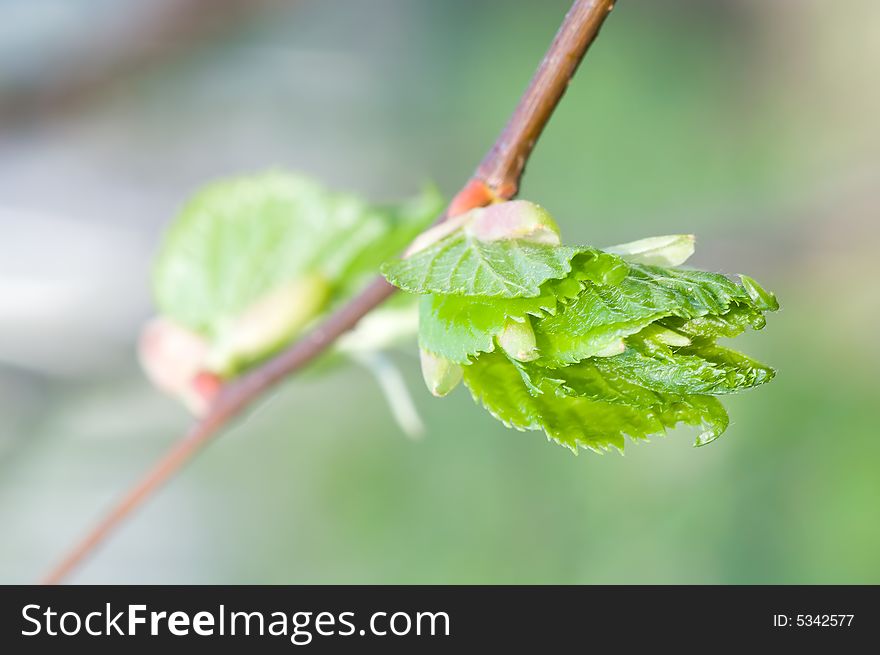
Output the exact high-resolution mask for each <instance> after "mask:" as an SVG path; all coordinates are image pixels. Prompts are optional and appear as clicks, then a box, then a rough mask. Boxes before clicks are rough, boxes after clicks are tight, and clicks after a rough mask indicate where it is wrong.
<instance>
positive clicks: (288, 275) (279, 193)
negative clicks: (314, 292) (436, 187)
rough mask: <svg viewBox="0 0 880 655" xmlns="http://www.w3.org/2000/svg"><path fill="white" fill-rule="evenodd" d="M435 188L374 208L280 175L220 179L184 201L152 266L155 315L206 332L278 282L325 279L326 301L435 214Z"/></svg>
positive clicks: (218, 328)
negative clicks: (328, 296) (327, 292)
mask: <svg viewBox="0 0 880 655" xmlns="http://www.w3.org/2000/svg"><path fill="white" fill-rule="evenodd" d="M440 205H441V202H440V199H439V198H438V196H437V194H436V191H433V190H429V191H427V192H425V193H424V194H423V195H422V196H421V197H420V198H418V199H416V200H413V201H410V202H409V203H405V204H402V205H399V206H392V207H375V206H371V205H369V204H367V203H366V202H364V201H363V200H361V199H359V198H357V197H355V196H351V195H347V194H341V193H334V192H331V191H328V190H326V189H324V188H323V187H321V186H320V185H318V184H317V183H315V182H313V181H312V180H310V179H308V178H304V177H300V176H297V175H293V174H289V173H283V172H277V171H274V172H268V173H263V174H259V175H252V176H247V177H241V178H235V179H230V180H224V181H220V182H216V183H214V184H211V185H209V186H207V187H205V188H204V189H203V190H202V191H200V192H199V193H198V194H196V195H195V196H194V197H193V199H192V200H191V201H190V202H188V203H187V204H186V206H185V207H184V208H183V209H182V211H181V212H180V214H179V216H178V217H177V219H176V220H175V222H174V223H173V224H172V226H171V228H170V229H169V230H168V232H167V234H166V236H165V239H164V243H163V245H162V249H161V251H160V253H159V255H158V259H157V262H156V267H155V271H154V290H155V296H156V300H157V304H158V306H159V310H160V312H161V313H162V314H163V315H165V316H167V317H170V318H172V319H174V320H175V321H176V322H178V323H180V324H181V325H184V326H187V327H188V328H190V329H193V330H195V331H197V332H199V333H201V334H203V335H205V336H207V337H209V338H219V337H221V336H222V334H223V332H224V330H225V329H226V328H227V326H228V325H229V323H230V322H232V321H235V320H236V319H237V318H238V317H239V316H241V315H242V313H244V312H245V311H247V310H248V308H249V307H251V306H252V305H254V303H257V302H258V301H260V300H261V299H263V298H264V297H266V296H267V295H268V294H271V293H272V292H273V291H275V290H277V289H278V288H280V287H282V286H284V285H286V284H288V283H291V282H294V281H296V280H298V279H301V278H304V277H311V278H317V277H321V278H323V279H324V281H325V283H326V284H327V285H328V286H329V287H330V288H331V290H332V292H331V293H332V295H331V297H330V298H328V303H327V304H328V305H330V304H332V303H333V302H336V301H338V300H340V299H341V298H342V297H343V296H344V295H346V294H348V293H351V292H352V291H353V289H354V287H355V286H356V285H357V284H358V283H359V282H361V281H362V280H363V276H364V275H365V274H366V273H367V272H369V271H375V270H376V269H377V268H378V266H379V263H380V262H381V261H382V260H384V259H385V258H387V257H388V256H390V254H391V252H393V251H394V250H396V249H397V248H399V247H402V244H405V243H406V242H408V241H409V240H410V239H411V238H412V237H413V236H414V235H415V234H417V233H418V232H419V231H420V230H422V229H423V228H424V227H425V226H426V225H427V224H428V223H429V222H430V221H431V220H432V219H433V218H434V216H435V215H436V213H437V211H438V210H439V208H440Z"/></svg>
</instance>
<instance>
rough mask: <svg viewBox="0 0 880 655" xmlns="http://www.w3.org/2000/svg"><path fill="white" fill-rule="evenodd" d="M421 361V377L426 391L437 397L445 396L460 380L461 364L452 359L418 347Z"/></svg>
mask: <svg viewBox="0 0 880 655" xmlns="http://www.w3.org/2000/svg"><path fill="white" fill-rule="evenodd" d="M419 356H420V358H421V361H422V377H423V378H424V379H425V385H426V386H427V387H428V391H430V392H431V393H432V394H434V395H435V396H437V397H441V396H445V395H446V394H448V393H449V392H450V391H452V390H453V389H455V387H457V386H458V383H459V382H461V377H462V369H461V366H459V365H458V364H456V363H455V362H453V361H450V360H448V359H446V358H445V357H440V356H439V355H435V354H434V353H431V352H428V351H427V350H425V349H424V348H419Z"/></svg>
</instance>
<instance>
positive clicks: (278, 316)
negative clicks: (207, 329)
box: [207, 275, 330, 376]
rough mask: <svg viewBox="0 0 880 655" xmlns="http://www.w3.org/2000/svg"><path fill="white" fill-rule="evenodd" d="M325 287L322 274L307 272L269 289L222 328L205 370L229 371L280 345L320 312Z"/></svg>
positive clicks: (227, 373) (326, 293) (323, 303)
mask: <svg viewBox="0 0 880 655" xmlns="http://www.w3.org/2000/svg"><path fill="white" fill-rule="evenodd" d="M329 290H330V289H329V285H328V283H327V280H326V279H325V278H324V277H323V276H320V275H307V276H304V277H301V278H299V279H297V280H293V281H292V282H288V283H287V284H285V285H283V286H281V287H279V288H277V289H275V290H274V291H271V292H269V293H268V294H266V295H265V296H263V297H262V298H260V299H259V300H257V301H256V302H255V303H254V304H252V305H251V306H250V307H249V308H248V309H246V310H245V311H244V313H242V314H241V315H240V316H238V317H237V318H235V319H233V320H232V321H231V322H230V323H229V325H228V326H227V327H226V329H225V330H223V333H222V334H221V336H220V338H219V340H218V343H217V345H216V347H215V348H213V349H212V350H211V353H210V355H209V356H208V362H207V363H208V368H209V370H211V371H214V372H215V373H219V374H220V375H224V376H225V375H229V374H232V373H235V372H236V371H237V370H238V369H239V368H241V367H242V366H245V365H247V364H249V363H252V362H253V361H255V360H257V359H260V358H261V357H263V356H265V355H268V354H269V353H271V352H272V351H274V350H276V349H278V348H279V347H281V346H283V345H284V344H285V343H287V342H288V341H289V340H290V339H292V338H293V337H294V336H296V335H297V333H299V331H300V330H302V328H303V327H305V326H306V324H308V323H309V322H310V321H312V319H314V318H315V317H316V316H317V315H318V314H319V313H320V312H321V310H322V309H323V308H324V305H325V303H326V302H327V297H328V295H329Z"/></svg>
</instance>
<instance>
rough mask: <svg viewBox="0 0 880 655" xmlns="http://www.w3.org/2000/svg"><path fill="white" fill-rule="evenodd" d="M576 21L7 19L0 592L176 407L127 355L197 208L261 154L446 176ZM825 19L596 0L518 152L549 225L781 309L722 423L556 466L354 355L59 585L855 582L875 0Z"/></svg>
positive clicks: (874, 363)
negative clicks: (767, 375) (561, 78)
mask: <svg viewBox="0 0 880 655" xmlns="http://www.w3.org/2000/svg"><path fill="white" fill-rule="evenodd" d="M209 5H210V7H211V10H208V8H207V7H208V6H209ZM566 8H567V3H566V2H565V1H563V0H559V1H557V0H553V1H548V2H543V3H533V2H525V0H521V1H516V2H514V1H509V0H505V1H502V0H491V1H486V2H481V3H472V2H466V1H465V0H455V1H450V2H442V3H439V2H429V1H428V0H419V1H413V0H409V1H406V2H404V1H403V0H378V1H376V2H370V3H365V2H357V1H355V0H337V1H336V2H332V3H329V2H318V1H317V0H299V1H298V2H289V3H282V2H258V3H255V2H244V1H243V0H241V1H236V0H224V2H223V5H222V7H219V8H218V7H217V5H216V3H209V2H207V1H206V0H126V1H124V2H119V1H117V2H109V1H107V0H76V1H73V2H71V1H69V0H28V1H25V0H18V1H14V2H6V3H4V4H3V9H2V11H3V14H4V18H5V19H4V20H3V21H0V60H2V61H3V68H2V70H0V120H2V124H0V230H2V235H3V236H2V238H0V417H2V421H0V525H2V529H3V532H4V535H5V538H4V539H2V541H0V580H2V581H3V582H29V581H33V580H34V579H35V578H36V577H37V576H38V575H39V574H40V573H41V572H42V571H44V570H45V568H46V566H47V564H48V563H50V562H51V561H52V560H53V559H54V558H56V557H57V556H58V555H59V553H60V552H61V550H62V548H63V546H64V545H65V544H67V543H68V542H69V541H70V540H71V539H73V538H74V537H75V536H78V535H79V534H80V533H81V531H82V529H83V527H84V526H85V525H86V524H87V523H89V522H90V521H93V520H94V519H95V518H96V517H97V515H98V513H99V512H100V511H101V510H102V509H103V508H105V507H106V506H107V505H108V503H109V502H110V500H111V499H112V498H114V497H115V496H116V495H117V494H118V493H119V492H120V491H121V489H122V488H123V487H124V486H125V485H126V484H128V483H129V482H130V481H131V480H132V478H133V477H134V476H136V475H137V474H139V473H140V472H141V471H142V470H143V469H144V468H145V467H146V466H147V464H148V463H149V462H151V461H152V460H153V459H154V458H156V457H157V456H158V455H159V453H160V452H161V451H163V450H164V449H165V448H166V447H167V446H168V444H169V443H170V442H171V440H172V439H175V438H177V437H178V436H179V435H180V433H181V432H182V430H184V429H185V426H186V425H187V418H186V416H185V413H184V411H183V410H182V409H180V408H178V407H177V406H176V404H175V403H174V401H172V400H170V399H166V398H164V397H162V396H160V395H159V394H158V393H156V392H155V391H153V390H152V389H151V388H150V386H149V384H148V383H147V382H146V380H145V379H144V378H143V376H142V375H141V373H140V372H139V371H138V369H137V366H136V363H135V358H134V355H133V350H134V346H133V344H134V339H135V336H136V333H137V328H138V326H139V324H140V323H141V321H142V320H143V319H144V318H146V317H147V316H148V315H150V314H151V313H152V311H153V309H152V307H151V303H150V296H149V275H148V271H149V267H150V261H151V257H152V254H153V252H154V251H155V249H156V247H157V244H158V242H159V238H160V234H161V232H162V229H163V227H164V226H165V225H166V223H167V221H169V220H170V218H171V217H172V216H173V215H174V213H175V211H176V210H177V209H178V207H179V205H180V204H181V203H182V201H183V200H184V199H185V198H186V197H187V196H188V195H189V193H190V192H191V191H192V190H193V189H195V188H196V187H198V186H201V185H202V184H203V183H204V182H205V181H207V180H210V179H214V178H217V177H221V176H226V175H231V174H237V173H241V172H246V171H252V170H264V169H266V168H269V167H272V166H282V167H285V168H289V169H294V170H301V171H304V172H306V173H308V174H309V175H312V176H315V177H316V178H318V179H321V180H322V181H324V182H325V183H326V184H328V185H330V186H334V187H338V188H343V189H345V188H348V189H351V190H353V191H355V192H358V193H362V194H365V195H367V196H370V197H372V198H373V199H376V200H385V199H388V198H395V197H403V196H406V195H410V194H412V193H414V192H415V191H417V190H418V188H420V187H421V185H422V183H423V182H424V181H425V180H427V179H434V180H437V181H438V183H439V184H440V186H441V189H442V191H443V192H444V193H445V194H447V195H449V194H451V193H453V192H454V191H455V190H456V189H457V188H458V187H459V186H460V185H461V183H462V182H463V181H464V179H465V178H466V177H467V175H468V174H469V173H470V172H471V170H472V168H473V166H474V165H475V164H476V162H477V161H478V159H479V158H480V157H481V156H482V154H483V152H484V150H485V149H486V148H487V147H488V146H489V145H490V144H491V142H492V140H493V139H494V138H495V135H496V133H497V131H498V130H499V129H500V128H501V126H502V125H503V123H504V121H505V120H506V119H507V116H508V113H509V112H510V110H511V108H512V107H513V105H514V103H515V101H516V99H517V98H518V96H519V94H520V93H521V91H522V89H523V88H524V86H525V84H526V83H527V81H528V79H529V77H530V76H531V74H532V72H533V70H534V67H535V65H536V62H537V60H538V58H539V57H540V55H541V53H542V52H543V50H544V49H545V47H546V45H547V43H548V42H549V40H550V38H551V37H552V35H553V33H554V31H555V29H556V27H557V26H558V23H559V21H560V18H561V16H562V14H563V13H564V11H565V9H566ZM830 14H831V9H829V7H828V5H827V3H824V2H819V0H804V1H802V2H792V1H788V2H774V3H767V2H758V0H737V1H735V2H734V1H733V0H728V1H724V2H713V3H706V2H698V1H697V0H669V1H668V2H664V3H656V2H650V1H649V0H627V2H625V3H620V6H619V7H618V8H617V9H616V10H615V15H614V16H613V17H612V18H611V19H610V20H609V21H608V23H607V25H606V26H605V28H604V30H603V32H602V36H601V38H600V39H599V40H598V42H597V43H596V46H595V47H594V49H593V50H592V51H591V52H590V54H589V55H588V57H587V59H586V61H585V62H584V64H583V66H582V67H581V70H580V71H579V73H578V76H577V77H576V79H575V81H574V83H573V84H572V86H571V88H570V91H569V92H568V94H567V96H566V98H565V101H564V102H563V103H562V105H561V107H560V109H559V111H558V113H557V115H556V117H555V118H554V120H553V121H552V122H551V124H550V126H549V127H548V129H547V131H546V134H545V136H544V138H543V139H542V141H541V143H540V145H539V147H538V148H537V150H536V154H535V156H534V158H533V160H532V161H531V163H530V164H529V167H528V171H527V175H526V181H525V187H524V189H523V192H524V195H525V197H528V198H530V199H533V200H535V201H537V202H540V203H541V204H543V205H545V206H546V207H547V208H548V209H549V210H550V211H551V212H552V213H553V215H554V216H555V217H556V218H557V220H558V222H559V223H560V226H561V228H562V231H563V235H564V237H565V239H566V240H567V241H569V242H585V243H595V244H597V245H607V244H610V243H619V242H624V241H628V240H631V239H636V238H640V237H644V236H648V235H653V234H667V233H691V232H693V233H696V234H697V235H698V240H699V243H698V247H697V253H696V255H695V257H694V258H693V260H692V263H693V265H694V266H697V267H700V268H706V269H710V270H717V271H724V272H727V273H736V272H739V271H746V272H749V273H750V274H754V275H755V277H756V278H757V279H759V280H761V281H762V283H765V284H766V285H767V286H768V288H770V289H773V290H774V291H775V292H777V293H778V295H779V297H780V298H781V299H782V302H783V310H782V311H781V312H780V313H778V314H776V315H773V316H771V318H770V321H769V325H768V328H767V329H766V330H765V331H763V332H761V333H758V334H747V335H745V336H744V337H741V339H742V340H743V341H744V343H743V344H742V347H743V350H744V351H746V352H748V353H749V354H751V355H754V356H755V357H756V358H758V359H761V360H763V361H767V362H768V363H770V364H772V365H774V366H775V367H776V368H777V369H778V370H779V375H778V378H777V380H776V381H775V382H774V384H772V385H770V386H768V387H766V388H761V389H759V390H756V391H754V392H750V393H748V394H745V395H743V396H742V397H735V398H730V399H729V400H728V402H727V405H728V408H729V410H730V414H731V417H732V423H731V427H730V429H729V430H728V432H727V434H725V436H724V437H723V438H722V439H721V440H719V441H718V442H716V443H714V444H712V445H711V446H708V447H706V448H702V449H699V450H694V449H693V448H691V445H690V444H691V439H690V435H688V434H683V433H679V434H672V435H670V436H669V437H667V438H665V439H662V440H658V441H655V442H654V443H651V444H648V445H635V446H633V447H631V448H629V449H628V450H627V454H626V456H625V457H620V456H617V455H607V456H604V457H599V456H592V455H587V454H584V455H582V456H580V457H573V456H571V455H570V454H569V453H567V452H566V451H565V450H563V449H560V448H552V447H549V446H548V445H547V444H544V443H542V442H541V440H540V439H536V438H535V435H532V434H527V435H524V434H520V433H517V432H512V431H509V430H506V429H504V428H503V427H502V426H500V425H499V424H497V423H496V422H495V421H494V420H493V419H492V418H491V417H489V416H488V415H486V414H485V413H484V412H483V411H482V410H480V409H479V408H477V407H475V406H474V404H473V403H472V401H471V400H470V399H469V398H468V397H467V394H466V393H465V392H464V391H459V392H457V393H455V394H453V395H452V396H451V397H450V398H448V399H447V400H445V401H444V402H442V403H441V402H434V401H433V400H432V399H431V398H430V397H429V396H428V394H427V393H426V392H423V391H422V390H421V381H420V380H419V372H418V363H417V360H416V358H415V357H414V356H412V357H411V356H408V355H401V356H400V361H399V362H398V363H399V364H400V365H401V366H402V367H403V368H404V369H405V370H406V372H407V375H408V377H409V380H410V383H411V385H413V388H414V389H415V390H416V396H417V402H418V403H419V405H420V409H421V411H422V412H423V415H424V418H425V421H426V423H427V425H428V429H429V433H428V435H427V438H426V439H425V440H423V441H421V442H419V443H413V442H410V441H407V440H405V439H403V438H402V437H401V435H400V433H399V430H398V429H397V428H396V426H395V425H394V424H393V422H392V419H391V417H390V416H389V414H388V412H387V410H386V408H385V407H384V403H383V401H382V399H381V395H380V392H379V390H378V389H377V388H376V386H375V384H374V383H373V382H372V380H371V379H370V378H369V375H368V374H367V373H366V372H364V371H362V370H360V369H358V368H348V369H341V370H339V371H337V372H335V373H333V374H331V375H330V376H328V377H327V378H325V379H320V380H312V379H309V378H308V376H307V377H306V378H303V379H302V380H293V381H291V382H290V383H288V384H286V385H285V386H284V387H283V388H282V389H281V390H280V391H279V392H278V393H277V394H275V396H274V397H273V398H272V399H270V400H268V401H267V402H265V403H263V406H262V407H261V408H259V409H258V411H256V412H255V413H254V414H253V415H252V416H251V417H250V418H249V419H246V420H244V421H241V422H239V425H238V427H236V428H235V429H234V430H233V431H232V433H230V434H229V435H227V436H225V437H224V438H223V439H221V440H220V441H219V442H218V443H217V444H215V445H214V446H213V447H212V448H210V449H209V450H208V451H207V452H206V453H205V454H204V455H203V456H202V457H200V458H199V459H198V461H196V462H195V463H194V464H193V465H192V466H191V467H190V468H189V469H188V470H187V471H186V472H185V473H184V474H183V475H182V476H180V477H179V478H178V479H176V480H175V481H173V482H172V483H171V484H170V485H169V486H168V488H166V489H165V490H164V491H163V492H162V493H161V494H160V496H159V497H158V498H157V499H156V500H155V502H153V503H151V504H149V506H147V507H146V508H145V509H144V510H143V511H142V512H141V513H140V514H138V515H137V517H136V518H135V519H134V520H133V521H132V522H130V523H129V524H127V525H126V526H125V527H124V528H123V529H122V530H121V531H120V533H119V534H117V535H116V537H115V538H114V539H113V540H112V541H111V542H110V543H109V544H108V546H107V547H106V548H104V549H103V551H102V552H101V553H100V556H99V557H98V558H97V559H95V560H94V561H92V562H91V563H90V564H89V565H88V566H87V567H86V568H85V569H83V570H82V572H81V573H79V574H78V575H77V576H76V577H75V578H74V581H79V582H125V583H136V582H180V583H190V582H205V583H207V582H230V583H231V582H267V583H268V582H277V583H282V582H284V583H306V582H315V583H334V582H358V583H360V582H387V583H393V582H411V583H415V582H437V583H442V582H501V583H514V582H522V583H528V582H547V583H569V582H572V583H573V582H588V583H593V582H597V583H598V582H606V583H618V582H641V583H661V582H667V583H685V582H688V583H703V582H705V583H711V582H722V583H746V582H752V583H774V582H776V583H795V582H802V583H830V582H873V583H877V582H880V560H878V558H877V557H876V553H877V552H878V551H880V521H878V513H877V501H878V498H880V475H878V470H877V462H878V461H880V440H878V439H877V420H876V417H875V408H874V405H875V404H876V396H877V390H878V385H877V381H876V380H877V377H876V371H877V367H878V364H880V346H878V342H877V340H876V339H873V338H872V334H873V333H874V332H875V326H876V325H877V324H878V319H880V303H878V302H877V291H876V280H877V274H878V272H880V271H878V268H880V265H878V258H877V257H876V251H877V247H878V241H880V238H878V237H880V227H878V222H877V206H878V200H880V184H878V181H880V127H878V123H877V120H876V117H877V115H880V86H878V85H877V84H876V62H877V60H878V57H880V41H878V40H877V39H876V38H875V36H876V35H875V34H874V32H875V31H876V30H875V26H876V25H877V22H878V20H880V5H878V4H877V3H874V2H870V1H869V0H856V1H854V2H851V3H848V4H847V5H846V7H845V9H841V8H835V9H834V11H833V19H832V16H831V15H830ZM414 352H415V348H414V347H413V350H412V353H413V354H414ZM340 408H344V410H345V411H341V410H340Z"/></svg>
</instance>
